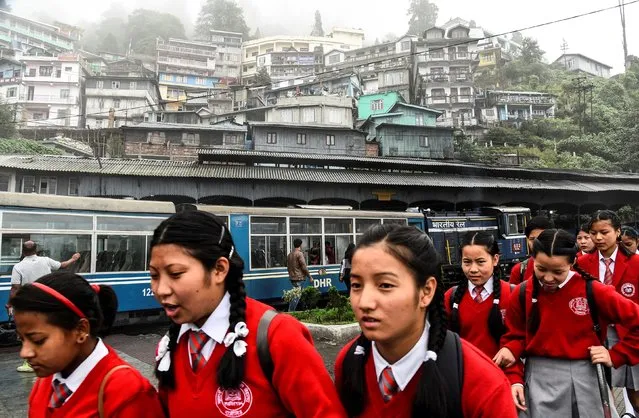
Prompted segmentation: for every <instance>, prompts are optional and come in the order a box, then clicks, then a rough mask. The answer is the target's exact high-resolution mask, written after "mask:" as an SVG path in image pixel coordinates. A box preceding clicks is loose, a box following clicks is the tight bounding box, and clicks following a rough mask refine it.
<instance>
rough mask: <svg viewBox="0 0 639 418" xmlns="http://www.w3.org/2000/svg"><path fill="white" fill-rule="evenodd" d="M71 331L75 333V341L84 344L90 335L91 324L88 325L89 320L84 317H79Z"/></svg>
mask: <svg viewBox="0 0 639 418" xmlns="http://www.w3.org/2000/svg"><path fill="white" fill-rule="evenodd" d="M73 332H74V333H75V334H76V335H75V341H76V342H77V343H78V344H84V342H85V341H86V340H87V338H89V336H90V335H91V325H89V320H88V319H86V318H82V319H80V321H78V325H76V327H75V329H74V330H73Z"/></svg>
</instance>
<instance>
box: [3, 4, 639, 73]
mask: <svg viewBox="0 0 639 418" xmlns="http://www.w3.org/2000/svg"><path fill="white" fill-rule="evenodd" d="M629 1H631V0H626V2H629ZM9 3H10V4H12V6H13V11H14V13H16V14H19V15H24V16H27V17H31V18H35V19H45V20H46V19H51V18H54V19H58V20H61V21H63V22H67V23H71V24H86V23H87V22H95V21H99V20H100V19H101V15H102V13H104V12H106V11H110V13H119V12H121V13H127V14H128V11H131V10H133V9H135V8H140V7H142V8H150V9H156V10H160V11H166V12H171V13H173V14H175V15H177V16H178V17H179V18H180V19H181V20H182V22H183V23H184V25H185V27H186V29H187V33H189V32H190V31H191V30H192V26H193V23H194V22H195V19H196V18H197V14H198V11H199V9H200V6H201V5H202V3H204V1H203V0H126V1H121V0H111V1H110V0H9ZM238 3H240V4H241V5H242V6H243V7H244V11H245V17H246V20H247V23H248V25H249V26H250V27H251V32H253V31H254V30H255V28H256V27H259V28H260V31H261V32H262V35H275V34H303V35H307V34H309V33H310V31H311V28H312V24H313V13H314V11H315V10H316V9H319V10H320V12H321V13H322V18H323V22H324V30H325V31H326V32H330V28H331V27H332V26H342V27H354V28H361V29H364V30H365V32H366V37H367V42H371V43H372V42H373V41H374V40H375V39H376V38H380V39H382V38H384V37H385V35H386V34H389V33H393V34H396V35H402V34H404V33H405V32H406V29H407V17H406V10H407V8H408V4H409V3H410V1H409V0H395V1H386V0H385V1H382V0H321V1H313V0H301V1H297V2H295V3H293V4H295V9H293V8H292V7H290V4H291V2H290V0H238ZM435 3H437V5H438V6H439V21H438V23H443V22H445V21H446V20H448V19H449V18H454V17H461V18H463V19H467V20H471V19H473V20H475V21H476V22H477V24H478V25H480V26H483V27H485V28H487V29H489V30H491V31H493V32H506V31H509V30H515V29H520V28H522V27H526V26H530V25H534V24H537V23H543V22H547V21H550V20H555V19H559V18H563V17H567V16H571V15H575V14H580V13H584V12H589V11H592V10H596V9H601V8H604V7H607V6H614V5H617V4H618V0H536V1H528V2H520V1H515V0H485V1H480V0H436V1H435ZM293 10H295V11H294V12H293ZM626 27H627V31H628V34H627V39H628V43H629V45H628V48H629V53H630V54H634V55H639V3H635V4H631V5H628V6H626ZM523 34H524V35H525V36H532V37H535V38H537V39H538V40H539V42H540V45H541V47H542V49H544V50H545V51H546V59H547V60H548V61H554V60H555V59H556V58H557V57H558V56H559V55H560V54H561V49H560V45H561V43H562V39H565V40H566V42H567V43H568V46H569V52H573V53H582V54H585V55H588V56H591V57H592V58H594V59H597V60H600V61H602V62H604V63H606V64H609V65H612V66H613V67H614V70H613V72H615V73H616V72H620V71H622V70H623V49H622V46H621V24H620V17H619V11H618V10H617V9H615V10H611V11H607V12H603V13H600V14H597V15H594V16H589V17H585V18H580V19H577V20H573V21H570V22H565V23H560V24H556V25H552V26H548V27H545V28H541V29H536V30H530V31H525V32H523Z"/></svg>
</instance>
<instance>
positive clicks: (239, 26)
mask: <svg viewBox="0 0 639 418" xmlns="http://www.w3.org/2000/svg"><path fill="white" fill-rule="evenodd" d="M212 29H217V30H225V31H229V32H239V33H241V34H242V35H243V36H244V38H246V39H248V38H249V27H248V25H247V24H246V21H245V20H244V11H243V10H242V8H241V7H240V6H239V5H238V4H237V3H236V2H235V1H234V0H207V1H206V3H204V5H203V6H202V9H201V10H200V14H199V15H198V18H197V22H196V23H195V36H196V37H197V38H198V39H202V40H204V39H208V38H209V34H210V32H211V30H212Z"/></svg>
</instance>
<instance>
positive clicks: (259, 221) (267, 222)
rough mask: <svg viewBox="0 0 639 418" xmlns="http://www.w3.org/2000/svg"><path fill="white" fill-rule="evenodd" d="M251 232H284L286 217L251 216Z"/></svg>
mask: <svg viewBox="0 0 639 418" xmlns="http://www.w3.org/2000/svg"><path fill="white" fill-rule="evenodd" d="M251 234H286V218H274V217H259V216H254V217H252V218H251Z"/></svg>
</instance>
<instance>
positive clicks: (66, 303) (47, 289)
mask: <svg viewBox="0 0 639 418" xmlns="http://www.w3.org/2000/svg"><path fill="white" fill-rule="evenodd" d="M31 285H32V286H35V287H37V288H38V289H40V290H42V291H43V292H45V293H48V294H50V295H51V296H53V297H54V298H56V299H57V300H59V301H60V302H62V303H63V304H64V306H66V307H67V308H69V309H71V310H72V311H73V313H74V314H76V315H78V316H79V317H80V318H81V319H82V318H85V319H86V315H85V314H83V313H82V311H81V310H80V309H79V308H78V307H77V306H75V304H74V303H73V302H71V301H70V300H69V299H67V297H66V296H64V295H63V294H62V293H60V292H58V291H57V290H55V289H52V288H50V287H49V286H47V285H45V284H42V283H37V282H36V283H31Z"/></svg>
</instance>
